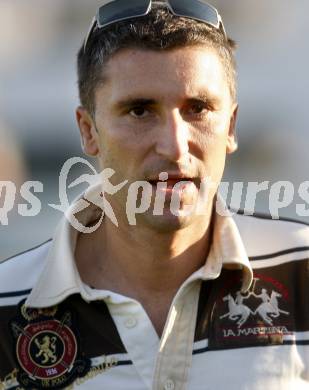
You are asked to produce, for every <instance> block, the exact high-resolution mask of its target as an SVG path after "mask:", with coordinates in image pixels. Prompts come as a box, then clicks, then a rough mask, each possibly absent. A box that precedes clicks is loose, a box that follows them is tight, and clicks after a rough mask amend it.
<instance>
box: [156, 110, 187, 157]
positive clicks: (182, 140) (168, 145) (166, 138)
mask: <svg viewBox="0 0 309 390" xmlns="http://www.w3.org/2000/svg"><path fill="white" fill-rule="evenodd" d="M189 135H190V132H189V124H188V123H187V122H185V121H184V120H183V118H182V116H181V114H180V112H179V110H177V109H175V110H173V111H172V112H170V113H169V114H168V115H167V116H166V118H165V121H164V123H162V124H161V128H160V130H159V131H158V138H157V143H156V152H157V153H158V154H159V155H161V156H163V157H165V158H166V159H167V160H169V161H172V162H180V161H181V160H183V159H184V158H185V157H186V156H187V155H188V152H189Z"/></svg>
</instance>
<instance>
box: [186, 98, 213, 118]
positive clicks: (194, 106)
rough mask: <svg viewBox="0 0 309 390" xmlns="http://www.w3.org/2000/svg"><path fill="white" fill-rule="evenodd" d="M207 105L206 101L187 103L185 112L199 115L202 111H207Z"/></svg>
mask: <svg viewBox="0 0 309 390" xmlns="http://www.w3.org/2000/svg"><path fill="white" fill-rule="evenodd" d="M207 111H208V107H207V104H206V102H202V101H200V102H193V103H191V104H190V105H189V107H188V110H187V112H188V113H189V114H191V115H199V114H202V113H203V112H205V113H206V112H207Z"/></svg>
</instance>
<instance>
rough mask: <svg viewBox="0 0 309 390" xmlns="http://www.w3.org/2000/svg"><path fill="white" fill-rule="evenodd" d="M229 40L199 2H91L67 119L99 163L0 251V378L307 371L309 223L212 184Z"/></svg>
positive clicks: (295, 384) (291, 381)
mask: <svg viewBox="0 0 309 390" xmlns="http://www.w3.org/2000/svg"><path fill="white" fill-rule="evenodd" d="M233 50H234V43H233V41H232V40H230V39H228V38H227V36H226V33H225V30H224V27H223V23H222V20H221V18H220V16H219V14H218V13H217V11H216V10H215V9H213V8H212V7H211V6H209V5H207V4H206V3H204V2H201V1H197V0H188V1H181V0H175V1H168V2H162V1H160V2H158V1H157V2H154V1H153V2H151V1H137V0H136V1H130V2H128V1H126V0H117V1H114V2H109V3H107V4H105V5H103V6H102V7H101V8H100V9H99V11H98V13H97V16H96V18H95V20H94V23H93V24H92V26H91V28H90V30H89V34H88V36H87V38H86V39H85V42H84V44H83V47H82V48H81V49H80V52H79V55H78V76H79V90H80V98H81V107H79V108H78V109H77V121H78V125H79V128H80V132H81V139H82V143H83V147H84V151H85V152H86V153H87V154H88V155H89V156H93V157H97V158H98V161H99V165H100V168H101V170H102V172H103V173H102V175H101V179H102V178H103V179H104V180H103V179H102V182H99V183H98V184H95V185H93V186H91V188H89V189H88V191H87V193H85V194H83V195H81V197H80V198H79V199H77V200H76V201H75V202H74V204H73V205H72V207H71V208H70V210H69V211H68V213H67V214H66V217H68V218H63V220H62V221H61V223H60V224H59V226H58V228H57V230H56V232H55V235H54V237H53V239H52V240H51V241H49V242H47V243H44V244H43V245H41V246H39V247H37V248H34V249H31V250H30V251H28V252H26V253H23V254H21V255H18V256H15V257H14V258H12V259H10V260H8V261H6V262H4V263H3V264H2V265H1V273H0V274H1V284H0V286H1V295H0V298H2V299H1V301H0V302H1V323H0V326H1V328H0V332H1V339H0V377H1V380H2V388H3V389H8V388H12V389H13V388H26V389H28V388H29V389H33V388H35V389H37V388H50V389H53V388H83V389H105V388H106V389H134V390H138V389H156V390H158V389H165V390H172V389H189V390H190V389H226V388H229V389H250V390H251V389H252V390H257V389H271V390H279V389H280V390H288V389H289V390H290V389H297V390H298V389H307V388H308V385H309V347H308V345H309V305H308V293H309V287H308V269H309V267H308V265H309V262H308V257H309V244H308V243H309V239H308V232H309V231H308V228H307V227H306V226H304V225H302V224H299V223H294V222H287V221H272V220H269V219H266V218H264V219H262V218H260V217H258V218H256V217H248V216H247V217H246V216H243V215H239V216H235V217H234V218H233V217H232V215H231V214H230V213H227V212H226V210H225V208H224V204H223V201H222V200H221V198H220V196H219V195H218V194H217V189H218V185H219V183H220V180H221V178H222V174H223V169H224V165H225V159H226V155H227V154H229V153H232V152H234V151H235V150H236V149H237V143H236V138H235V123H236V116H237V101H236V86H235V84H236V81H235V77H236V76H235V73H236V72H235V62H234V56H233ZM106 170H112V171H106ZM104 172H105V173H106V172H112V173H113V174H112V175H108V178H109V185H110V186H114V187H116V186H118V185H120V187H119V188H118V187H117V189H119V190H117V191H114V194H113V195H111V194H110V193H109V191H106V186H105V185H103V184H104V183H105V184H106V177H105V176H104V175H105V173H104ZM207 178H208V179H209V178H210V179H211V185H210V184H209V183H210V182H209V181H207V180H206V179H207ZM103 182H104V183H103ZM102 183H103V184H102ZM136 183H137V185H136ZM179 183H180V184H179ZM142 189H143V191H142ZM132 194H133V195H135V197H134V196H132ZM149 195H150V197H149ZM147 196H148V198H149V199H150V202H149V204H147V199H146V203H145V204H146V206H147V205H148V206H149V207H142V206H144V202H145V198H147ZM132 199H134V200H135V202H133V203H132ZM86 201H88V202H86ZM81 202H82V203H81ZM85 202H86V204H87V206H88V207H86V208H85V207H84V206H85ZM100 204H103V205H104V210H105V214H106V215H105V218H102V216H101V214H102V208H100V207H99V205H100ZM107 205H108V206H110V208H106V206H107ZM82 206H83V207H82ZM108 210H109V211H110V210H112V211H113V217H114V218H110V215H111V214H110V212H108ZM137 210H138V212H137ZM141 210H143V212H141ZM134 211H135V214H134V215H135V220H134V219H133V222H132V218H131V217H130V215H131V214H132V212H134ZM73 214H76V216H78V217H77V218H78V221H79V222H80V224H82V225H83V226H84V229H83V232H79V231H78V229H76V227H74V226H71V224H70V222H69V221H72V220H73V219H72V215H73ZM108 214H109V215H108ZM131 216H132V215H131ZM101 222H102V223H101ZM93 227H95V228H93ZM85 232H87V234H86V233H85ZM249 258H250V260H251V261H249ZM13 286H15V287H13ZM14 288H15V290H17V291H16V292H13V291H12V290H13V289H14ZM263 291H266V292H267V293H268V294H271V296H270V301H269V303H267V307H266V306H263V301H261V299H260V298H259V296H261V294H263ZM241 294H244V295H243V298H245V299H241ZM23 298H24V299H23ZM25 298H26V300H25Z"/></svg>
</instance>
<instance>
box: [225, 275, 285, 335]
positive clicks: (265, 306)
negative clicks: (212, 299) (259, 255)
mask: <svg viewBox="0 0 309 390" xmlns="http://www.w3.org/2000/svg"><path fill="white" fill-rule="evenodd" d="M258 280H259V279H257V278H255V279H254V283H253V287H252V290H251V291H250V292H249V293H248V294H247V295H245V296H244V295H243V294H242V293H241V291H237V292H236V297H235V298H234V297H233V296H232V294H227V295H226V296H224V297H223V298H222V299H223V301H224V302H227V305H228V312H227V313H225V314H223V315H221V316H220V319H221V320H222V319H224V318H228V319H229V320H231V321H234V322H236V324H237V327H238V328H241V327H242V326H243V325H244V324H245V323H246V322H247V321H248V319H249V317H250V316H256V315H259V316H260V317H261V318H262V320H263V321H264V322H265V323H266V324H268V325H270V326H272V325H273V319H274V318H277V317H279V316H280V315H281V314H283V315H285V316H288V315H289V314H290V313H289V312H287V311H285V310H282V309H280V308H279V302H278V299H280V298H282V294H280V293H278V292H277V291H275V290H272V291H271V293H269V292H268V290H267V289H266V288H262V289H261V292H260V293H259V294H257V293H256V292H255V287H256V283H257V281H258ZM252 296H253V297H254V298H257V299H260V300H261V303H260V304H259V305H258V307H257V308H256V309H255V310H252V309H251V308H250V307H249V306H247V305H246V304H244V301H246V300H248V299H249V298H250V297H252Z"/></svg>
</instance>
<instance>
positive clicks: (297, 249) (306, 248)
mask: <svg viewBox="0 0 309 390" xmlns="http://www.w3.org/2000/svg"><path fill="white" fill-rule="evenodd" d="M308 250H309V246H302V247H299V248H290V249H285V250H283V251H279V252H274V253H270V254H266V255H261V256H250V257H249V260H252V261H254V260H266V259H272V258H274V257H279V256H284V255H288V254H290V253H297V252H304V251H308Z"/></svg>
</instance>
